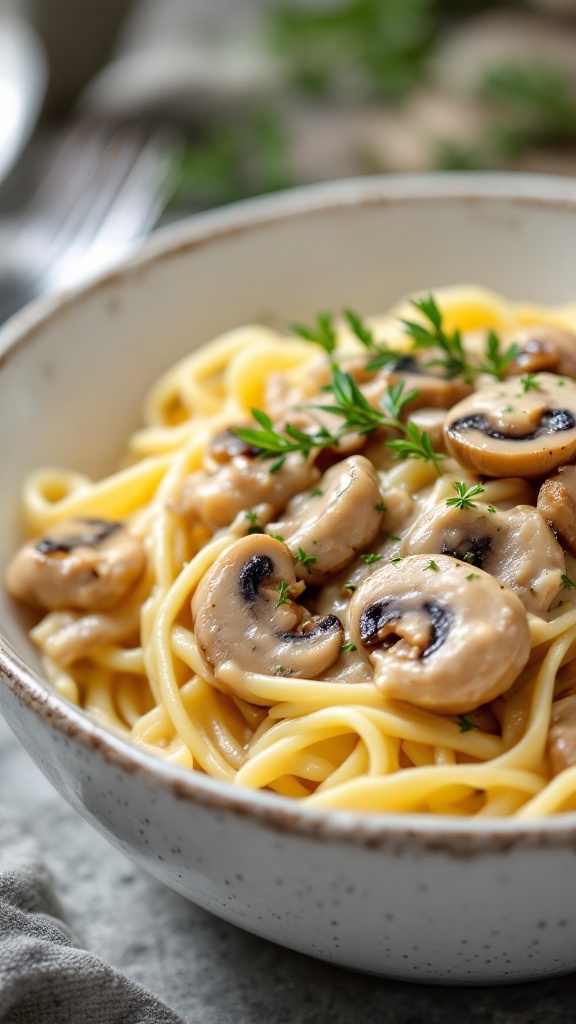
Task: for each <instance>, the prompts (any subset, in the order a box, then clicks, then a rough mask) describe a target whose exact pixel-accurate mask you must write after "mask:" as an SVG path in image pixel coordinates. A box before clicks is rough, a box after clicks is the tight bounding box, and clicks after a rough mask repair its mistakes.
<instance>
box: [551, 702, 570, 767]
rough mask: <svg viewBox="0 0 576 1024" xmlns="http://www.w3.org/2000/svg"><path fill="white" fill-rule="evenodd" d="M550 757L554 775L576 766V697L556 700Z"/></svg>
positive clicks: (552, 715)
mask: <svg viewBox="0 0 576 1024" xmlns="http://www.w3.org/2000/svg"><path fill="white" fill-rule="evenodd" d="M548 756H549V758H550V763H551V765H552V771H553V772H554V775H559V774H560V772H563V771H564V769H565V768H570V767H571V766H572V765H574V764H576V696H575V695H574V694H570V695H569V696H568V697H562V698H561V700H555V701H554V703H553V704H552V712H551V715H550V728H549V731H548Z"/></svg>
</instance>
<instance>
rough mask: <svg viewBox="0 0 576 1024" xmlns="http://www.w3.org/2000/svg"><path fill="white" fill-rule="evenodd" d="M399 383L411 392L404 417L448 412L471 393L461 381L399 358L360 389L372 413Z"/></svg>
mask: <svg viewBox="0 0 576 1024" xmlns="http://www.w3.org/2000/svg"><path fill="white" fill-rule="evenodd" d="M400 383H403V384H404V390H405V393H408V392H410V391H415V392H417V394H416V395H415V397H414V398H413V399H412V400H411V401H410V402H409V403H408V404H407V405H406V406H405V408H404V414H410V413H412V412H414V411H415V410H416V409H422V408H427V409H449V408H450V406H452V405H454V403H455V402H459V401H460V400H461V399H463V398H465V397H466V395H469V394H470V392H471V391H472V385H471V384H468V382H467V381H465V380H464V378H463V377H447V376H446V375H445V374H443V373H441V372H440V371H434V370H433V369H427V368H426V366H424V365H423V364H422V362H421V361H419V360H417V359H416V358H415V357H414V356H402V357H400V358H399V359H398V362H397V363H396V364H395V365H393V366H392V367H390V369H388V370H383V371H381V372H380V373H379V374H378V375H377V376H376V377H374V379H373V380H371V381H370V382H369V383H368V384H363V385H362V386H361V388H360V390H361V391H362V393H363V394H364V395H365V397H366V399H367V400H368V401H369V402H370V405H371V406H372V408H374V409H378V410H381V409H382V398H383V396H384V395H385V393H386V391H387V389H388V388H389V387H394V386H396V385H397V384H400Z"/></svg>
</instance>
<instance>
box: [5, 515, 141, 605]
mask: <svg viewBox="0 0 576 1024" xmlns="http://www.w3.org/2000/svg"><path fill="white" fill-rule="evenodd" d="M145 564H146V557H145V554H144V546H143V544H142V541H141V540H140V538H139V537H135V536H134V535H133V534H132V533H129V532H128V530H126V529H124V527H123V526H122V524H121V523H119V522H115V521H113V520H110V519H100V518H99V519H96V518H87V517H86V518H85V517H76V518H74V519H65V520H62V521H61V522H59V523H55V524H54V525H53V526H51V527H50V532H49V534H47V535H46V536H44V537H37V538H35V539H34V540H32V541H30V542H29V543H28V544H25V545H24V546H23V547H22V548H20V550H19V551H18V552H17V553H16V555H15V557H14V558H13V559H12V561H11V562H10V565H9V566H8V568H7V570H6V574H5V577H4V583H5V586H6V589H7V591H8V593H9V594H10V596H11V597H13V598H14V599H15V600H17V601H22V602H24V603H25V604H28V605H30V606H31V607H33V608H44V609H47V610H51V611H57V610H60V609H64V608H75V609H79V610H81V611H100V610H102V609H105V608H112V607H113V606H114V605H117V604H119V603H120V601H122V600H123V599H124V598H125V597H126V596H127V594H128V593H129V591H130V590H131V589H132V587H133V586H134V585H135V583H136V582H137V581H138V580H139V579H140V577H141V576H142V574H143V572H144V568H145Z"/></svg>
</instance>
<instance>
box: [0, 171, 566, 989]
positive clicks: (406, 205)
mask: <svg viewBox="0 0 576 1024" xmlns="http://www.w3.org/2000/svg"><path fill="white" fill-rule="evenodd" d="M575 266H576V184H572V183H570V182H568V181H566V180H555V179H549V178H540V177H522V176H500V175H497V176H454V177H449V176H445V177H434V176H432V177H420V178H397V179H394V178H389V179H371V180H367V181H351V182H345V183H341V184H336V185H328V186H320V187H313V188H309V189H304V190H297V191H294V192H291V193H287V194H284V195H281V196H278V197H276V198H265V199H262V200H257V201H250V202H247V203H244V204H240V205H237V206H235V207H230V208H228V209H224V210H221V211H217V212H215V213H212V214H208V215H202V216H200V217H197V218H195V219H193V220H191V221H189V222H187V223H183V224H182V225H178V226H176V227H175V228H172V229H169V230H167V231H165V232H163V233H160V234H159V235H158V236H157V237H156V238H155V239H153V240H152V241H150V242H149V243H148V244H147V245H146V246H144V247H143V248H142V250H141V251H140V252H139V254H138V255H137V256H136V257H134V258H132V259H130V260H128V261H126V262H125V263H123V264H122V265H121V266H120V267H119V268H118V269H116V270H115V271H113V272H112V273H110V274H108V275H106V276H105V277H101V278H99V279H98V280H96V281H95V282H92V283H91V284H90V285H88V286H86V287H83V288H81V289H79V290H77V291H73V292H71V293H69V294H67V295H64V296H62V297H59V298H55V299H52V300H49V301H44V302H43V303H40V304H37V305H36V306H34V307H31V308H30V309H29V310H27V311H25V312H23V313H22V314H20V315H19V316H18V317H16V318H14V319H13V320H12V322H11V323H10V324H9V325H7V326H6V327H5V328H4V330H3V332H2V335H1V348H0V437H2V439H3V443H2V446H1V449H0V479H1V480H2V487H1V489H0V568H3V567H4V565H5V564H6V562H7V561H8V559H9V557H10V556H11V554H12V552H13V551H14V549H15V548H16V546H17V544H18V542H19V536H20V532H19V522H18V514H19V513H18V509H19V492H20V488H21V485H22V480H23V477H24V475H25V474H26V473H27V472H28V471H29V470H30V469H32V468H33V467H36V466H38V465H42V464H46V463H52V464H59V465H65V466H68V467H70V468H72V469H77V470H79V471H80V470H81V471H86V472H88V473H90V474H92V475H97V474H101V473H104V472H106V471H108V470H110V469H111V468H112V467H113V466H114V464H115V463H116V460H117V459H118V458H119V457H120V454H121V452H122V450H123V448H124V441H125V438H126V437H127V434H128V432H129V431H130V430H131V429H133V428H134V427H136V425H137V424H138V422H139V410H140V404H141V401H142V398H143V396H144V394H145V392H146V390H147V388H148V387H149V385H151V384H152V382H153V380H154V379H155V377H156V376H157V375H158V374H159V373H160V372H161V371H162V370H163V369H165V368H166V367H167V366H168V365H169V364H170V363H171V362H173V361H174V360H176V359H177V358H179V357H180V356H182V355H183V354H184V353H186V352H188V351H189V350H190V349H191V348H193V347H194V346H196V345H199V344H201V343H202V342H204V341H207V340H209V339H210V338H212V337H213V336H214V335H216V334H217V333H219V332H220V331H222V330H225V329H227V328H230V327H233V326H236V325H238V324H242V323H246V322H251V321H252V322H253V321H261V322H266V323H272V324H276V325H284V324H285V323H286V322H290V321H294V320H303V321H305V320H306V319H311V318H312V317H313V316H314V315H315V314H316V313H317V312H318V311H319V310H326V309H336V310H337V309H341V308H343V307H345V306H350V307H352V308H354V309H358V310H361V311H363V312H376V311H381V310H385V309H386V308H387V307H388V306H389V305H391V304H392V303H393V302H395V301H396V300H397V299H398V297H399V296H401V295H402V294H404V293H406V292H411V291H414V290H416V289H421V288H435V287H440V286H442V285H447V284H450V283H456V282H477V283H479V284H483V285H486V286H488V287H492V288H494V289H496V290H499V291H501V292H502V293H504V294H505V295H507V296H509V297H511V298H512V299H529V300H534V301H537V302H543V303H563V302H567V301H569V300H571V299H572V300H574V298H575V291H574V267H575ZM0 621H1V622H2V637H1V639H0V660H1V675H2V686H1V687H0V693H1V704H2V708H3V710H4V713H5V715H6V717H7V719H8V721H9V722H10V724H11V725H12V727H13V729H14V731H15V732H16V733H17V735H18V736H19V737H20V738H21V740H22V742H23V743H24V744H25V746H26V747H27V748H28V750H29V751H30V753H31V754H32V756H33V757H34V759H35V760H36V761H37V763H38V764H39V765H40V767H41V768H42V769H43V771H44V772H45V773H46V775H47V776H48V778H49V779H50V780H51V781H52V782H53V783H54V785H55V786H56V787H57V789H58V790H59V791H60V792H61V793H62V794H63V795H64V796H65V797H66V798H67V799H68V800H69V801H70V803H71V804H72V805H73V806H74V807H75V808H76V809H77V810H78V811H79V812H80V813H81V814H83V815H84V816H85V817H86V818H87V819H88V820H89V821H91V822H92V823H93V824H94V826H95V827H96V828H97V829H98V830H99V831H101V832H102V833H103V834H104V835H106V836H107V837H108V838H109V839H110V841H111V842H113V843H115V844H116V845H117V846H118V847H120V849H122V850H123V851H124V852H125V853H126V854H128V856H130V857H132V858H133V859H134V860H135V861H136V862H137V863H138V864H140V865H142V866H143V867H144V868H146V869H147V870H148V871H150V872H151V873H152V874H154V875H155V876H156V877H157V878H159V879H161V880H162V881H163V882H165V883H166V884H167V885H169V886H172V887H173V888H174V889H175V890H176V891H177V892H179V893H182V894H183V895H184V896H187V897H189V898H190V899H191V900H193V901H195V902H196V903H198V904H200V905H201V906H202V907H204V908H206V909H207V910H210V911H212V912H213V913H215V914H217V915H219V916H221V917H223V918H225V919H226V920H228V921H231V922H233V923H234V924H236V925H239V926H240V927H242V928H245V929H248V930H249V931H252V932H255V933H257V934H258V935H261V936H264V937H265V938H267V939H271V940H272V941H273V942H277V943H281V944H282V945H285V946H287V947H290V948H292V949H296V950H299V951H301V952H303V953H307V954H310V955H312V956H316V957H320V958H322V959H324V960H327V961H330V962H332V963H334V964H342V965H346V966H347V967H351V968H355V969H358V970H362V971H369V972H373V973H375V974H381V975H385V976H388V977H393V978H401V979H410V980H414V981H422V982H430V981H435V982H448V983H450V982H453V983H456V982H457V983H466V982H468V983H472V984H478V983H492V982H497V981H498V982H499V981H514V980H521V979H528V978H536V977H538V976H542V975H553V974H560V973H563V972H568V971H571V970H573V969H574V968H575V967H576V887H575V886H574V884H573V879H574V877H575V876H576V815H575V814H565V815H560V816H557V817H555V818H553V819H552V820H542V821H539V822H537V823H530V824H528V823H524V824H518V823H515V822H514V821H512V820H495V819H493V820H477V821H464V820H462V819H461V818H460V819H450V818H432V817H430V816H426V817H425V816H423V815H421V816H418V815H414V814H412V815H407V816H400V815H374V816H370V817H369V816H366V815H361V814H355V813H348V812H330V813H328V812H322V813H321V812H319V811H316V812H314V811H311V810H309V809H307V808H306V807H303V806H301V805H300V804H297V803H294V802H290V801H289V800H286V799H284V798H281V797H277V796H275V795H274V794H270V793H260V792H252V791H247V790H245V791H242V790H236V789H233V788H231V787H229V786H227V785H224V784H222V783H220V782H217V781H214V780H213V779H210V778H207V777H204V776H202V775H200V774H194V773H187V772H185V771H183V770H181V769H178V768H176V767H172V766H170V765H168V764H165V763H162V762H160V761H159V760H156V759H154V758H153V757H151V756H148V755H147V754H146V753H143V752H142V751H141V750H138V749H136V748H135V747H132V746H130V745H129V744H128V743H126V742H124V741H123V740H121V739H119V738H118V737H116V736H115V735H113V734H112V733H110V732H108V731H107V730H106V729H104V728H102V727H100V726H99V725H97V724H95V723H94V722H93V721H91V720H90V719H89V718H88V717H87V716H86V715H85V714H84V713H83V712H81V711H79V710H78V709H76V708H75V707H73V706H71V705H70V704H68V703H67V702H66V701H65V700H63V699H61V698H59V697H57V696H56V695H55V694H54V693H53V692H51V690H50V688H49V686H48V685H47V684H46V682H45V681H44V680H43V679H42V674H41V671H40V669H39V662H38V658H37V655H36V652H35V651H34V649H33V648H32V646H31V645H30V643H29V641H28V639H27V637H26V632H25V629H24V624H23V621H22V618H21V616H20V615H19V614H18V612H17V611H16V610H15V608H14V607H13V606H12V605H11V603H10V602H9V601H8V600H7V599H6V598H5V597H4V596H1V597H0Z"/></svg>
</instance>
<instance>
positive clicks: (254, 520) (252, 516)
mask: <svg viewBox="0 0 576 1024" xmlns="http://www.w3.org/2000/svg"><path fill="white" fill-rule="evenodd" d="M245 518H246V519H247V520H248V522H249V523H250V526H249V527H248V533H263V532H264V531H263V529H262V527H261V526H260V524H259V523H258V516H257V515H256V513H255V512H247V513H246V516H245Z"/></svg>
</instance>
